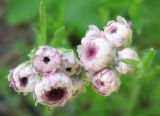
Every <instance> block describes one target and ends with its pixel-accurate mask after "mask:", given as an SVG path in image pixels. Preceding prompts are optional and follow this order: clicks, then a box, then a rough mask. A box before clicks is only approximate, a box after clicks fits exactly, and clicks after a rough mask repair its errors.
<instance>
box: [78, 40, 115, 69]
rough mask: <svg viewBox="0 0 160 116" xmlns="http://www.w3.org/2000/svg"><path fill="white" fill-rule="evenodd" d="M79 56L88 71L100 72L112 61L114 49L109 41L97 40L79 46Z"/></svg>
mask: <svg viewBox="0 0 160 116" xmlns="http://www.w3.org/2000/svg"><path fill="white" fill-rule="evenodd" d="M78 54H79V58H80V62H81V64H82V66H84V68H85V69H86V70H92V71H99V70H101V69H103V68H105V67H106V66H107V65H108V64H109V63H110V61H111V60H112V54H113V49H112V46H111V44H110V43H108V41H107V40H105V39H101V38H96V39H94V40H92V41H90V42H87V43H85V44H82V45H81V46H79V48H78Z"/></svg>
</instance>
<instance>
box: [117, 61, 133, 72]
mask: <svg viewBox="0 0 160 116" xmlns="http://www.w3.org/2000/svg"><path fill="white" fill-rule="evenodd" d="M116 69H117V71H118V72H119V73H121V74H127V73H130V72H132V71H133V68H132V67H131V66H129V65H127V64H126V63H123V62H119V63H118V66H117V67H116Z"/></svg>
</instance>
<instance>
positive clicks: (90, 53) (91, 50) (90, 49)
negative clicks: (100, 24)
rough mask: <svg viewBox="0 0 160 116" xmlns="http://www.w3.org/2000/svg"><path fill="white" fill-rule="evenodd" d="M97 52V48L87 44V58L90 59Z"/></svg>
mask: <svg viewBox="0 0 160 116" xmlns="http://www.w3.org/2000/svg"><path fill="white" fill-rule="evenodd" d="M96 53H97V49H96V47H95V46H89V47H88V49H87V51H86V57H87V59H88V60H92V58H94V57H95V55H96Z"/></svg>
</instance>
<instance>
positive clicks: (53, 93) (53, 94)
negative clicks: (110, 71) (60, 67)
mask: <svg viewBox="0 0 160 116" xmlns="http://www.w3.org/2000/svg"><path fill="white" fill-rule="evenodd" d="M33 95H34V98H35V100H36V102H37V103H40V104H44V105H47V106H49V107H58V106H64V105H65V104H66V103H67V101H68V100H69V98H71V96H72V81H71V79H70V78H69V77H68V76H67V75H65V74H64V73H61V72H60V73H54V74H48V75H46V76H45V77H43V79H42V80H41V82H40V83H38V84H37V85H36V87H35V90H34V94H33Z"/></svg>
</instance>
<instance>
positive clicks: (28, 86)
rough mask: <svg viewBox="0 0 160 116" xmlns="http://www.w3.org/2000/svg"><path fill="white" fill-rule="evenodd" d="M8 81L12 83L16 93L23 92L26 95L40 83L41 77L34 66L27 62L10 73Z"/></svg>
mask: <svg viewBox="0 0 160 116" xmlns="http://www.w3.org/2000/svg"><path fill="white" fill-rule="evenodd" d="M8 80H9V81H10V86H11V87H13V88H14V90H15V91H17V92H22V93H23V94H24V95H26V94H27V93H29V92H32V91H33V90H34V87H35V85H36V83H37V82H38V81H39V77H38V75H37V74H36V72H35V70H34V68H33V66H32V64H30V62H25V63H23V64H20V65H19V66H17V67H16V68H15V69H13V70H11V71H10V74H9V76H8Z"/></svg>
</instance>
